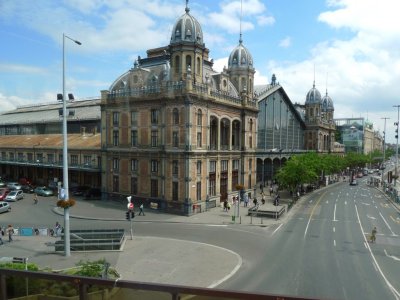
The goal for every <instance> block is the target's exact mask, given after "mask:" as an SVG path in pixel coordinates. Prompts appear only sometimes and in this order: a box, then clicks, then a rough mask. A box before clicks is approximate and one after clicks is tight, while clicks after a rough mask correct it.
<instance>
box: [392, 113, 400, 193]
mask: <svg viewBox="0 0 400 300" xmlns="http://www.w3.org/2000/svg"><path fill="white" fill-rule="evenodd" d="M393 107H397V122H396V123H395V125H396V127H397V128H396V168H395V170H394V174H395V175H396V176H395V178H394V186H396V181H397V176H398V173H397V169H398V167H399V165H398V164H399V108H400V105H393Z"/></svg>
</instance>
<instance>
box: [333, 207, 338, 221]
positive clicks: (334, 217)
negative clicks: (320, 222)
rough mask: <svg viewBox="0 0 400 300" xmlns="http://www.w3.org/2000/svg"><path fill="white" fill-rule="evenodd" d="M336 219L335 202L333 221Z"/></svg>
mask: <svg viewBox="0 0 400 300" xmlns="http://www.w3.org/2000/svg"><path fill="white" fill-rule="evenodd" d="M337 221H338V220H336V204H335V209H334V210H333V222H337Z"/></svg>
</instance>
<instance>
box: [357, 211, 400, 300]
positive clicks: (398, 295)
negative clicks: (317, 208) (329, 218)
mask: <svg viewBox="0 0 400 300" xmlns="http://www.w3.org/2000/svg"><path fill="white" fill-rule="evenodd" d="M354 206H355V208H356V214H357V219H358V223H359V224H360V229H361V232H362V233H364V228H363V227H362V225H361V220H360V215H359V214H358V209H357V205H354ZM363 238H364V244H365V245H366V246H367V249H368V250H369V254H370V255H371V257H372V260H373V261H374V264H375V265H376V268H377V270H378V272H379V273H380V274H381V276H382V278H383V280H384V281H385V283H386V285H387V286H388V287H389V289H390V291H391V292H392V293H393V295H394V297H395V298H396V299H400V293H399V292H398V291H397V290H396V289H395V288H394V287H393V285H392V284H391V283H390V282H389V280H387V278H386V276H385V274H383V272H382V269H381V268H380V266H379V264H378V262H377V261H376V258H375V256H374V254H373V253H372V250H371V247H370V246H369V244H368V242H367V238H366V237H365V235H364V234H363Z"/></svg>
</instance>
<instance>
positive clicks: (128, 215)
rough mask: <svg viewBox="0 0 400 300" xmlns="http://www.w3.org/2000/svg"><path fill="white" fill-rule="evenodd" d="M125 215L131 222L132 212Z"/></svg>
mask: <svg viewBox="0 0 400 300" xmlns="http://www.w3.org/2000/svg"><path fill="white" fill-rule="evenodd" d="M125 215H126V219H127V220H128V221H129V220H130V219H131V212H130V211H127V212H126V213H125Z"/></svg>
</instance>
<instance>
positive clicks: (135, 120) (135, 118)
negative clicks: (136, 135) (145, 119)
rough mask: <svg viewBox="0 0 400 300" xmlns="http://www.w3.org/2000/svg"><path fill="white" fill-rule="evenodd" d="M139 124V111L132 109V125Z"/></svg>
mask: <svg viewBox="0 0 400 300" xmlns="http://www.w3.org/2000/svg"><path fill="white" fill-rule="evenodd" d="M137 124H138V112H137V111H131V125H132V126H137Z"/></svg>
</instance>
